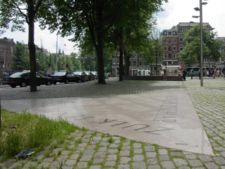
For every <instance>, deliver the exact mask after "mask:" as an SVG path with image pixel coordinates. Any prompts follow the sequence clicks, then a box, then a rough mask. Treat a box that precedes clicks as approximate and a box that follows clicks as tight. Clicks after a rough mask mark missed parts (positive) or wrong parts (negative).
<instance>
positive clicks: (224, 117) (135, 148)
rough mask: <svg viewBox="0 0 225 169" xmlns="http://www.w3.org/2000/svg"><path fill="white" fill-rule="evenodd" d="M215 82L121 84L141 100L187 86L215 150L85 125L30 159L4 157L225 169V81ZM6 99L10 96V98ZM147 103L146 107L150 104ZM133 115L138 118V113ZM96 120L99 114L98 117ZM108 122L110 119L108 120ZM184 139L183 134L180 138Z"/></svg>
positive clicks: (141, 168) (78, 164) (62, 164)
mask: <svg viewBox="0 0 225 169" xmlns="http://www.w3.org/2000/svg"><path fill="white" fill-rule="evenodd" d="M214 82H215V81H214ZM216 82H217V83H216ZM216 82H215V84H216V85H214V83H212V81H206V84H207V85H206V87H204V88H202V89H201V88H200V87H198V85H199V80H192V81H189V80H188V81H186V82H184V83H185V86H187V90H186V89H184V85H183V82H141V83H140V85H141V86H142V87H143V88H142V89H141V90H140V89H138V88H136V91H135V90H134V88H135V85H134V83H136V82H129V83H131V84H128V85H127V84H126V87H128V88H129V89H127V88H126V90H125V86H122V87H121V88H122V90H123V92H122V94H123V95H128V96H129V97H128V98H131V97H135V98H137V96H136V95H139V96H140V98H141V97H142V98H143V97H144V96H145V97H144V98H143V100H146V99H147V94H149V93H151V95H152V98H156V97H153V96H156V95H157V94H159V93H161V94H163V93H164V94H165V93H167V95H165V96H168V93H170V92H172V93H173V92H174V93H173V94H175V93H178V94H181V93H183V90H184V91H186V92H188V93H189V94H190V96H191V98H192V101H193V103H194V105H195V108H196V109H195V110H196V111H197V113H198V115H199V117H200V120H201V123H202V124H203V126H204V129H205V131H206V133H207V135H208V137H209V141H210V143H211V146H212V148H213V150H214V154H215V155H204V154H201V153H191V152H187V151H182V150H178V149H173V148H165V146H159V145H158V144H155V143H154V144H150V143H143V142H138V141H131V140H129V139H126V138H124V137H118V136H111V135H107V134H103V133H101V132H95V131H90V130H87V131H86V130H81V131H77V132H76V133H73V134H72V135H71V136H69V137H68V139H67V140H65V141H64V143H61V144H58V145H54V146H49V147H48V148H47V149H46V150H45V151H43V152H41V153H39V154H37V155H35V156H34V157H33V158H32V159H28V160H25V161H18V162H15V161H13V162H12V161H8V162H5V163H4V165H6V166H9V167H11V168H14V167H15V166H22V168H31V166H34V167H36V168H42V167H44V168H71V169H72V168H74V169H81V168H87V169H89V168H90V169H98V168H100V169H108V168H109V169H110V168H118V169H127V168H131V169H145V168H150V169H157V168H166V169H172V168H179V169H186V168H196V169H197V168H212V169H216V168H221V169H224V168H225V133H224V131H225V125H224V124H225V105H224V102H225V90H224V89H225V85H224V81H220V80H217V81H216ZM109 86H110V85H109ZM110 89H114V88H113V87H112V86H110ZM131 89H132V90H131ZM114 90H115V89H114ZM175 91H180V92H175ZM181 91H182V92H181ZM102 92H103V95H105V93H104V92H105V91H104V90H103V91H102ZM111 92H112V93H110V94H109V96H111V97H112V95H113V93H116V92H117V93H119V91H116V92H115V91H112V90H111ZM135 92H136V94H135ZM3 93H6V91H4V92H3ZM81 93H82V92H81ZM133 95H135V96H133ZM85 96H87V95H85ZM182 96H187V95H182ZM27 97H28V96H27ZM32 97H33V96H32ZM99 97H100V96H99ZM113 97H115V96H113ZM117 97H119V96H117ZM120 97H122V96H120ZM123 97H125V96H123ZM5 98H6V99H7V97H5ZM150 98H151V97H150ZM152 98H151V99H148V101H150V100H151V101H152ZM171 98H172V99H171ZM171 98H170V97H169V98H167V99H166V100H169V101H170V102H167V103H164V104H163V105H167V106H168V107H166V109H169V108H171V107H172V105H176V104H175V102H173V101H172V100H174V95H173V97H171ZM86 99H87V98H86ZM94 99H96V98H94ZM98 99H99V98H98ZM126 99H127V97H126ZM170 99H171V100H170ZM14 100H15V99H14ZM123 100H124V98H123V99H120V100H119V101H120V102H122V101H123ZM134 100H136V99H134ZM143 100H142V101H143ZM156 100H157V101H159V103H163V102H160V99H159V97H157V99H156ZM162 100H164V99H162ZM175 100H177V102H176V103H178V102H179V100H180V98H179V97H178V98H176V99H175ZM6 101H7V100H6ZM8 101H13V100H9V98H8ZM89 101H90V100H89ZM113 101H115V100H111V103H112V102H113ZM130 101H131V100H130ZM164 101H165V100H164ZM187 101H188V100H187ZM63 103H65V102H63ZM85 103H88V102H85ZM94 103H95V105H96V102H93V104H94ZM101 103H102V102H101ZM129 103H131V102H129ZM132 103H133V104H134V103H135V102H132ZM148 103H149V105H148V106H150V108H151V109H153V108H155V110H159V109H157V106H156V107H154V106H153V107H152V105H151V102H148ZM168 103H170V104H168ZM93 104H92V105H93ZM136 104H138V105H142V104H143V102H141V101H138V100H136ZM186 104H187V103H186ZM42 105H43V104H42ZM130 105H131V104H130ZM144 105H145V106H147V103H146V104H144ZM187 105H189V104H187ZM75 107H76V106H75ZM91 108H93V107H91ZM122 108H124V107H122ZM133 108H134V107H131V108H130V109H129V110H130V111H132V109H133ZM162 108H163V107H161V109H162ZM164 108H165V107H164ZM115 109H116V108H115ZM139 109H140V107H139ZM36 110H38V109H36ZM92 110H93V109H92ZM183 110H184V109H183ZM188 110H190V109H188ZM79 111H80V109H79ZM85 111H87V110H85ZM144 111H145V110H142V112H144ZM178 112H179V111H178ZM131 115H132V114H131ZM163 116H164V115H163ZM67 117H70V116H67ZM85 117H87V116H85ZM135 117H138V114H137V115H136V116H135ZM135 117H133V118H135ZM156 117H157V116H155V118H156ZM170 117H171V116H170ZM119 118H120V116H119ZM126 118H127V116H126V117H125V119H126ZM68 119H69V118H68ZM90 119H91V121H93V118H90V115H89V121H86V122H90ZM103 119H105V118H103ZM156 119H157V118H156ZM174 119H176V120H177V119H178V118H172V119H171V118H170V119H169V120H174ZM97 120H99V119H98V118H97ZM108 120H110V118H108ZM111 120H112V119H111ZM142 120H144V119H142ZM164 120H165V119H164ZM167 120H168V119H167ZM78 121H82V120H81V119H80V120H78ZM127 121H128V120H127ZM127 121H123V120H122V122H123V124H126V126H127V123H124V122H127ZM106 122H109V121H106ZM114 122H115V121H114ZM122 122H121V123H122ZM170 122H171V121H170ZM115 124H118V122H116V123H113V124H111V123H110V126H111V128H112V125H115ZM85 125H87V124H85ZM121 125H122V124H121ZM191 126H192V125H190V127H191ZM105 128H106V129H107V130H108V129H109V128H107V127H105ZM93 129H95V128H93ZM135 129H136V130H137V129H138V128H135ZM135 129H134V130H135ZM112 130H113V131H114V130H116V129H114V128H113V129H112ZM129 133H130V131H129V132H128V134H129ZM181 134H182V133H181ZM117 135H118V134H117ZM184 137H189V138H190V140H193V139H194V137H193V136H192V135H184ZM180 138H181V139H182V137H180ZM141 139H142V138H141ZM141 139H140V140H141ZM178 139H179V138H178ZM136 140H137V139H136ZM144 141H145V140H144ZM164 141H165V142H166V141H167V140H164ZM194 141H195V140H194ZM159 143H160V142H159ZM184 146H185V145H184ZM167 147H168V146H167ZM12 164H13V166H12Z"/></svg>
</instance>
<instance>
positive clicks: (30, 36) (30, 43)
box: [28, 0, 37, 92]
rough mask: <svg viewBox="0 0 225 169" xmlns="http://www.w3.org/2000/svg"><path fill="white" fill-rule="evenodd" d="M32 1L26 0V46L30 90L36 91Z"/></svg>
mask: <svg viewBox="0 0 225 169" xmlns="http://www.w3.org/2000/svg"><path fill="white" fill-rule="evenodd" d="M34 17H35V12H34V2H33V0H30V1H28V22H29V23H28V27H29V28H28V29H29V32H28V48H29V55H30V91H31V92H35V91H37V85H36V52H35V44H34Z"/></svg>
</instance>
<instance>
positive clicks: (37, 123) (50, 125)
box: [0, 111, 76, 158]
mask: <svg viewBox="0 0 225 169" xmlns="http://www.w3.org/2000/svg"><path fill="white" fill-rule="evenodd" d="M75 129H76V128H75V127H74V126H72V125H70V124H68V123H67V122H65V121H63V120H58V121H53V120H49V119H47V118H45V117H42V116H37V115H31V114H28V113H21V114H18V113H11V112H8V111H3V128H2V131H1V133H0V134H1V135H0V136H1V137H0V144H1V146H0V154H1V155H0V158H3V157H6V158H7V157H12V156H14V155H16V154H17V153H18V152H20V151H21V150H23V149H27V148H37V149H41V148H43V147H44V146H47V145H49V144H50V143H51V142H52V141H53V140H54V141H59V140H62V139H64V138H65V137H66V136H67V135H68V134H69V133H71V132H73V131H74V130H75Z"/></svg>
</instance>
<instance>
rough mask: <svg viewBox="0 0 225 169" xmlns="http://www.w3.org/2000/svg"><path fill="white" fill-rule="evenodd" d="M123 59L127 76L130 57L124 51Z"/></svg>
mask: <svg viewBox="0 0 225 169" xmlns="http://www.w3.org/2000/svg"><path fill="white" fill-rule="evenodd" d="M124 58H125V75H126V76H129V74H130V72H129V67H130V56H129V54H128V53H127V51H126V50H125V49H124Z"/></svg>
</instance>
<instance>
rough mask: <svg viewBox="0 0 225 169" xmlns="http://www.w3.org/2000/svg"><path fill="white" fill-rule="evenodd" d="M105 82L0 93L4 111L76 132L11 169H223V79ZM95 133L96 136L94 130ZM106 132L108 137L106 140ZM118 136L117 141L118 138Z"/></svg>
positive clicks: (6, 163)
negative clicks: (57, 121)
mask: <svg viewBox="0 0 225 169" xmlns="http://www.w3.org/2000/svg"><path fill="white" fill-rule="evenodd" d="M199 85H200V84H199V80H197V79H194V80H190V79H188V80H187V81H186V82H167V81H161V82H154V81H140V82H137V81H125V82H116V81H110V82H109V83H108V85H97V84H95V83H94V82H91V83H87V84H69V85H57V86H51V87H45V86H43V87H41V88H40V91H39V92H37V93H30V92H28V88H17V89H15V90H14V89H13V90H12V89H8V88H1V89H0V92H1V95H2V98H3V107H5V108H7V109H10V110H17V111H29V112H32V113H35V114H42V115H46V116H47V117H50V118H59V117H60V118H64V119H66V120H68V121H69V122H71V123H74V124H76V125H78V126H80V127H85V128H88V129H91V130H79V131H76V132H75V133H73V134H72V135H70V136H68V138H67V139H66V140H65V141H64V142H63V143H60V144H56V145H54V144H53V145H50V146H49V147H47V148H46V149H45V150H44V151H42V152H40V153H38V154H36V155H35V156H33V157H32V159H28V160H24V161H15V160H13V161H11V160H9V161H7V162H5V163H4V166H5V167H8V168H19V166H22V167H21V168H32V166H35V167H36V168H71V169H73V168H74V169H79V168H85V169H89V168H90V169H98V168H99V169H103V168H105V169H108V168H109V169H110V168H118V169H127V168H131V169H145V168H150V169H151V168H152V169H157V168H159V169H160V168H166V169H167V168H168V169H173V168H179V169H186V168H199V169H200V168H212V169H216V168H221V169H224V168H225V105H224V103H225V80H224V79H216V80H213V79H207V80H205V86H204V87H203V88H200V87H199ZM99 131H100V132H99ZM107 133H109V134H107ZM120 136H122V137H120Z"/></svg>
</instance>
